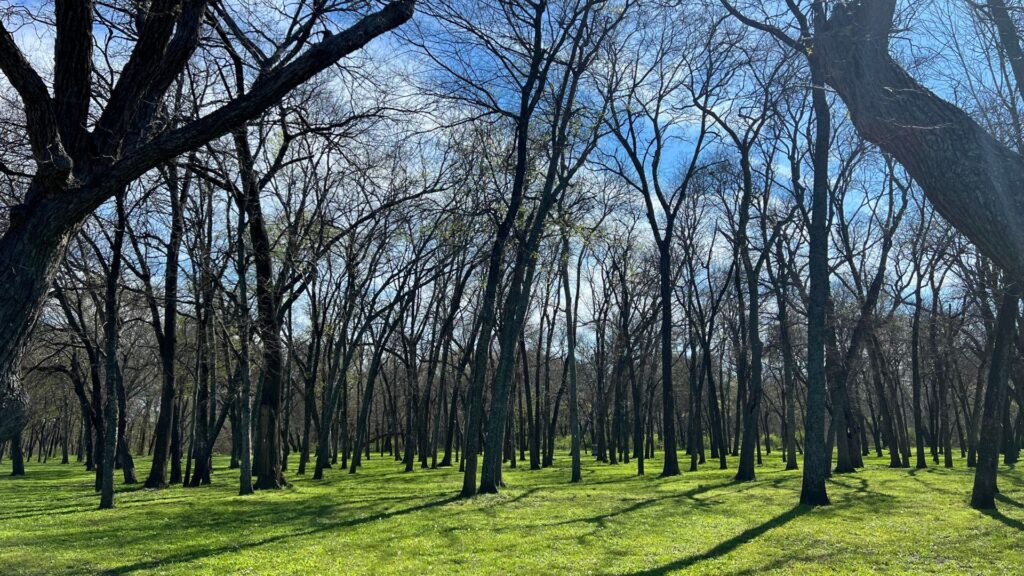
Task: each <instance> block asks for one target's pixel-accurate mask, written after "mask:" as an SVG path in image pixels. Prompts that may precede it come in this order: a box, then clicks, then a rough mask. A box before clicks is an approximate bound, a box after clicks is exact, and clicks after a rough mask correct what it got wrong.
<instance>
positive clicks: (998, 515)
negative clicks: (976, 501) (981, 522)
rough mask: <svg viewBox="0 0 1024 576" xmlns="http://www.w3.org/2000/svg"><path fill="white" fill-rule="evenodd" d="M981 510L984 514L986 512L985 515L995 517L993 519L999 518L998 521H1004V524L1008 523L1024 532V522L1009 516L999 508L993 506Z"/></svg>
mask: <svg viewBox="0 0 1024 576" xmlns="http://www.w3.org/2000/svg"><path fill="white" fill-rule="evenodd" d="M980 512H981V513H982V514H984V515H985V516H988V517H989V518H991V519H993V520H998V521H1000V522H1002V523H1003V524H1006V525H1007V526H1009V527H1010V528H1013V529H1015V530H1020V531H1021V532H1024V522H1021V521H1020V520H1017V519H1016V518H1010V517H1009V516H1007V515H1006V514H1003V513H1002V512H1000V511H999V510H996V509H995V508H993V509H991V510H980Z"/></svg>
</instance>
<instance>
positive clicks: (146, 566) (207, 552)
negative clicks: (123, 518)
mask: <svg viewBox="0 0 1024 576" xmlns="http://www.w3.org/2000/svg"><path fill="white" fill-rule="evenodd" d="M456 501H458V498H457V497H454V496H453V497H448V498H444V499H441V500H435V501H432V502H426V503H424V504H420V505H417V506H411V507H409V508H402V509H400V510H393V511H390V512H383V513H380V514H369V515H366V516H361V517H358V518H351V519H348V520H340V521H337V522H325V523H323V524H321V525H319V526H316V527H313V528H308V529H306V530H298V531H293V532H288V533H287V534H278V535H276V536H270V537H267V538H263V539H261V540H256V541H252V542H240V543H238V544H229V545H223V546H214V547H210V548H204V549H200V550H192V551H189V552H182V553H179V554H172V555H170V556H167V557H165V558H160V559H156V560H149V561H145V562H136V563H134V564H129V565H126V566H120V567H117V568H112V569H110V570H107V571H105V572H103V574H109V575H116V574H131V573H132V572H140V571H141V572H147V573H148V572H151V571H156V570H157V569H159V568H161V567H164V566H169V565H174V564H179V563H182V562H191V561H193V560H199V559H201V558H207V557H210V556H216V555H218V554H223V553H227V552H238V551H240V550H245V549H249V548H257V547H259V546H264V545H266V544H273V543H276V542H282V541H285V540H290V539H292V538H296V537H299V536H307V535H310V534H317V533H320V532H326V531H330V530H337V529H339V528H351V527H354V526H359V525H362V524H366V523H369V522H374V521H376V520H387V519H390V518H394V517H396V516H402V515H405V514H412V513H415V512H422V511H423V510H429V509H431V508H437V507H440V506H444V505H445V504H451V503H452V502H456Z"/></svg>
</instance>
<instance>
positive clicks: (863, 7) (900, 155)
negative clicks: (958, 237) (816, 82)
mask: <svg viewBox="0 0 1024 576" xmlns="http://www.w3.org/2000/svg"><path fill="white" fill-rule="evenodd" d="M895 4H896V2H895V0H868V1H864V2H858V3H853V2H851V3H846V4H838V3H837V4H836V5H835V7H834V8H833V14H832V15H831V17H830V18H829V19H828V20H827V22H825V23H823V25H822V26H821V27H820V29H819V30H818V31H817V38H816V46H815V55H816V57H817V58H820V59H821V61H822V64H823V68H824V79H825V81H826V82H827V83H828V84H829V85H830V86H832V87H833V88H834V89H835V91H836V93H838V94H839V96H840V97H841V98H842V99H843V101H844V102H845V103H846V107H847V109H848V110H849V114H850V117H851V118H852V120H853V123H854V126H855V127H856V128H857V131H858V133H859V134H860V135H861V136H862V137H863V138H865V139H866V140H868V141H870V142H873V143H874V144H876V145H878V147H879V148H881V149H882V151H883V152H886V153H888V154H892V155H893V157H894V158H896V160H898V161H899V162H900V164H902V165H903V166H904V167H905V168H906V169H907V172H909V173H910V175H911V176H913V177H914V180H916V181H917V183H918V184H920V186H921V188H922V190H923V191H924V194H925V196H926V197H927V198H928V200H929V201H931V203H932V204H933V205H934V206H935V208H936V210H937V211H938V212H939V213H940V214H941V215H942V216H943V217H944V218H946V220H947V221H949V223H950V224H952V225H953V226H954V227H955V228H956V229H957V230H958V231H959V232H960V233H962V234H963V235H964V236H966V237H967V238H969V239H970V240H971V241H972V242H973V243H974V244H975V245H977V246H978V248H979V249H980V250H981V252H982V253H983V254H985V255H986V256H988V257H989V258H991V259H992V260H993V261H995V262H996V263H997V264H999V265H1000V266H1001V267H1002V268H1003V269H1005V270H1007V271H1008V272H1010V273H1011V274H1012V275H1013V276H1014V277H1015V278H1017V279H1020V278H1024V195H1021V194H1020V191H1021V190H1022V189H1024V159H1022V157H1021V156H1020V155H1019V154H1018V153H1016V152H1014V151H1013V150H1011V149H1010V148H1008V147H1006V146H1004V145H1003V144H1001V143H1000V142H999V141H998V140H996V139H995V138H994V137H993V136H992V135H990V134H989V133H988V132H986V131H985V129H984V128H982V127H981V126H980V125H979V124H978V123H977V122H975V121H974V120H973V119H971V117H970V116H968V114H967V113H966V112H964V111H963V110H961V109H959V108H957V107H956V106H954V105H952V104H950V103H949V102H946V101H945V100H943V99H942V98H939V97H938V96H936V95H935V94H934V93H932V92H931V91H929V90H928V89H926V88H925V87H924V86H922V85H921V84H919V83H918V82H917V81H916V80H914V78H913V77H911V76H910V75H909V74H908V73H907V72H906V71H904V70H903V69H902V68H901V67H900V65H899V64H897V63H896V62H895V61H894V60H893V59H892V57H890V55H889V52H888V49H889V43H888V38H889V33H890V28H891V27H892V19H893V13H894V10H895Z"/></svg>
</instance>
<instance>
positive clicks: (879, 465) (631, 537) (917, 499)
mask: <svg viewBox="0 0 1024 576" xmlns="http://www.w3.org/2000/svg"><path fill="white" fill-rule="evenodd" d="M686 462H687V463H688V460H687V461H686ZM216 463H217V465H218V466H217V469H216V470H215V472H214V480H213V482H214V484H213V485H212V486H208V487H203V488H192V489H184V488H179V487H176V488H171V489H166V490H159V491H156V490H146V489H142V488H141V487H139V488H136V487H127V488H126V487H124V486H121V485H118V487H117V488H118V490H119V493H118V495H117V508H116V509H115V510H106V511H100V510H97V509H96V507H97V504H98V497H97V496H96V494H95V493H94V492H93V490H92V480H91V476H90V475H89V474H87V473H86V472H85V470H84V468H83V467H81V466H79V465H70V466H67V465H65V466H61V465H59V464H37V463H35V462H29V463H28V467H27V472H28V475H27V476H25V477H24V478H10V477H7V476H3V477H2V478H0V573H2V574H4V575H16V574H96V573H105V574H187V575H190V576H194V575H196V574H296V575H298V574H349V573H353V574H403V575H409V574H423V573H434V574H452V573H479V574H511V573H516V574H667V573H687V574H689V573H693V574H734V575H737V574H813V573H830V574H834V573H842V574H883V573H884V574H895V573H920V574H936V573H946V574H1021V572H1022V570H1024V546H1021V543H1022V542H1024V473H1022V470H1021V469H1020V468H1018V469H1016V470H1011V471H1009V472H1006V473H1004V474H1001V478H1000V485H1001V487H1002V490H1003V494H1002V495H1001V496H1000V500H999V511H998V512H991V513H981V512H977V511H975V510H972V509H970V508H969V507H968V506H967V499H968V495H969V493H970V488H971V480H972V471H970V470H968V469H966V468H965V466H964V461H963V460H959V459H958V460H957V461H956V465H957V467H956V468H954V469H952V470H946V469H943V468H941V467H934V466H932V467H930V468H928V469H927V470H920V471H917V470H891V469H889V468H887V467H886V461H885V460H882V459H874V458H872V459H870V460H869V461H868V462H867V467H866V468H865V469H864V470H862V471H859V472H857V473H855V474H850V475H842V476H837V477H834V478H832V480H831V481H830V482H829V486H828V490H829V495H830V497H831V499H832V502H833V505H832V506H829V507H825V508H819V509H811V508H806V507H799V506H796V505H795V504H796V502H797V499H798V495H799V490H800V472H798V471H792V472H786V471H784V470H783V469H782V464H781V462H780V461H779V460H778V458H777V457H776V456H775V455H773V456H772V457H771V458H768V459H766V461H765V466H763V467H760V468H758V470H757V481H755V482H749V483H743V484H738V483H736V482H733V480H732V474H733V473H734V472H733V471H730V470H726V471H719V470H715V469H713V465H711V464H710V463H709V464H708V465H707V467H706V468H705V469H703V470H701V471H699V472H694V473H683V475H682V476H678V477H675V478H670V479H659V478H658V477H657V473H658V472H659V471H660V469H661V465H660V459H656V460H654V461H648V462H647V468H648V470H649V471H652V472H653V473H649V474H648V475H647V476H645V477H636V476H635V471H636V468H635V465H634V464H633V463H632V462H631V463H630V464H628V465H619V466H608V465H600V464H597V463H589V462H588V463H587V464H586V465H585V467H584V471H583V483H582V484H578V485H570V484H568V478H569V473H568V469H567V468H566V465H567V463H568V458H566V457H562V458H561V459H560V462H558V466H556V467H553V468H548V469H545V470H540V471H529V470H527V469H525V468H523V467H520V468H519V469H518V470H514V471H509V472H508V473H507V474H506V481H507V483H508V488H507V489H506V490H504V491H503V492H502V494H500V495H497V496H494V495H488V496H481V497H477V498H474V499H470V500H457V499H455V498H454V497H453V496H454V495H455V494H456V493H457V492H458V489H459V487H460V486H461V482H462V479H461V478H462V477H461V475H460V474H459V473H458V470H457V469H440V470H420V469H417V470H416V471H415V472H413V473H410V474H406V473H403V472H402V471H401V468H400V464H398V463H396V462H394V460H392V459H391V458H387V457H385V458H378V457H374V459H373V460H372V461H370V462H369V463H368V465H367V466H366V467H365V469H364V470H363V471H362V472H361V473H359V474H357V475H355V476H350V475H348V474H346V473H343V472H342V471H340V470H332V471H329V472H328V474H327V479H326V480H324V481H321V482H314V481H312V480H309V479H308V478H302V477H298V476H295V475H294V474H292V475H289V476H288V477H289V480H290V481H291V482H293V485H292V487H291V488H289V489H286V490H282V491H280V492H275V493H269V492H263V493H257V494H256V495H254V496H248V497H239V496H237V495H236V491H237V476H236V473H235V471H234V470H228V469H227V468H226V464H227V462H226V460H223V459H220V458H218V459H217V462H216ZM929 463H930V462H929ZM292 464H293V465H294V455H293V462H292ZM731 464H733V465H735V459H733V461H732V462H731ZM6 466H7V463H6V462H5V467H6ZM138 469H139V475H140V477H144V472H145V471H147V470H148V462H147V461H146V460H145V459H140V460H139V461H138ZM1004 470H1005V469H1004ZM118 481H120V475H119V476H118Z"/></svg>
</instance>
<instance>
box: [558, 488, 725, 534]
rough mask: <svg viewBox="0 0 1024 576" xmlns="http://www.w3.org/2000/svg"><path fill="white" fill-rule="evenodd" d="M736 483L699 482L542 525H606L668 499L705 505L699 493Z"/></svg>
mask: <svg viewBox="0 0 1024 576" xmlns="http://www.w3.org/2000/svg"><path fill="white" fill-rule="evenodd" d="M734 484H735V483H734V482H725V483H721V484H709V485H702V484H698V485H697V487H696V488H691V489H690V490H687V491H686V492H683V493H681V494H669V495H666V496H662V497H660V498H647V499H644V500H637V501H636V502H634V503H632V504H630V505H629V506H626V507H625V508H619V509H617V510H612V511H611V512H607V513H605V514H598V515H597V516H590V517H587V518H571V519H569V520H562V521H560V522H553V523H550V524H542V526H564V525H568V524H577V523H581V522H582V523H587V524H596V525H597V526H599V527H604V526H605V523H606V522H607V521H608V520H611V519H612V518H615V517H616V516H621V515H623V514H629V513H630V512H636V511H637V510H642V509H644V508H647V507H649V506H653V505H655V504H658V503H660V502H667V501H670V500H684V499H685V500H691V501H693V502H694V503H695V504H697V505H698V506H703V505H706V503H705V502H703V501H702V500H700V499H699V498H697V496H699V495H701V494H703V493H705V492H710V491H712V490H716V489H718V488H727V487H729V486H732V485H734Z"/></svg>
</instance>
